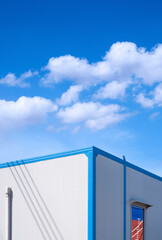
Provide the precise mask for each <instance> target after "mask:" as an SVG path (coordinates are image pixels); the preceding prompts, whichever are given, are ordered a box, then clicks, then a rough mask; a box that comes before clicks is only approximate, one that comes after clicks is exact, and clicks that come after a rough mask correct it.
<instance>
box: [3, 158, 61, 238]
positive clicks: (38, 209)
mask: <svg viewBox="0 0 162 240" xmlns="http://www.w3.org/2000/svg"><path fill="white" fill-rule="evenodd" d="M7 164H8V167H9V169H10V171H11V173H12V175H13V177H14V179H15V181H16V184H17V186H18V188H19V190H20V192H21V193H22V195H23V198H24V200H25V202H26V204H27V206H28V208H29V210H30V212H31V214H32V216H33V218H34V220H35V222H36V224H37V226H38V229H39V231H40V233H41V235H42V237H43V239H44V240H48V239H49V240H54V239H56V240H64V238H63V236H62V234H61V232H60V229H59V227H58V226H57V224H56V221H55V220H54V218H53V216H52V214H51V212H50V210H49V209H48V207H47V205H46V203H45V201H44V199H43V197H42V196H41V194H40V192H39V189H38V187H37V186H36V184H35V182H34V180H33V178H32V176H31V174H30V172H29V170H28V168H27V166H26V165H25V164H24V162H23V161H22V164H23V165H20V162H17V164H18V166H15V165H14V163H13V162H10V163H7ZM20 183H21V184H20Z"/></svg>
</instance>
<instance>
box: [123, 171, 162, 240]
mask: <svg viewBox="0 0 162 240" xmlns="http://www.w3.org/2000/svg"><path fill="white" fill-rule="evenodd" d="M126 172H127V175H126V179H127V194H126V195H127V208H126V209H127V239H131V206H130V200H138V201H141V202H144V203H147V204H150V205H152V207H150V208H148V209H147V210H146V211H145V215H144V237H145V239H146V240H160V239H162V231H161V223H162V182H161V181H159V180H156V179H154V178H152V177H149V176H147V175H145V174H143V173H140V172H138V171H136V170H133V169H131V168H128V167H127V170H126Z"/></svg>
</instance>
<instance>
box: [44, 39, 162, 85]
mask: <svg viewBox="0 0 162 240" xmlns="http://www.w3.org/2000/svg"><path fill="white" fill-rule="evenodd" d="M45 69H46V70H47V71H48V73H46V75H45V76H44V77H43V78H42V82H43V84H44V85H50V84H55V83H58V82H61V81H63V80H68V81H71V82H73V83H75V84H81V85H96V84H99V83H102V82H110V81H112V80H114V81H119V82H125V81H127V82H128V81H129V82H130V83H131V81H133V82H134V83H136V82H137V81H140V82H143V83H144V84H147V85H152V84H153V83H155V82H161V81H162V45H160V44H159V45H157V46H155V47H154V48H153V49H152V50H151V51H146V49H144V48H138V47H137V46H136V44H134V43H131V42H117V43H115V44H113V45H112V46H111V48H110V50H109V51H108V52H107V53H106V55H105V57H104V58H103V59H102V61H99V62H96V63H89V62H88V61H87V59H81V58H76V57H73V56H71V55H65V56H61V57H57V58H51V59H50V60H49V62H48V64H47V66H46V67H45Z"/></svg>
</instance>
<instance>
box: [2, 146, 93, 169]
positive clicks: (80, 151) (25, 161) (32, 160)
mask: <svg viewBox="0 0 162 240" xmlns="http://www.w3.org/2000/svg"><path fill="white" fill-rule="evenodd" d="M92 150H93V147H90V148H83V149H78V150H75V151H68V152H63V153H56V154H51V155H46V156H41V157H35V158H28V159H21V160H17V161H11V162H6V163H1V164H0V169H1V168H8V167H9V165H14V166H18V165H22V164H29V163H35V162H40V161H45V160H50V159H55V158H61V157H68V156H72V155H77V154H85V155H87V154H88V152H89V151H92Z"/></svg>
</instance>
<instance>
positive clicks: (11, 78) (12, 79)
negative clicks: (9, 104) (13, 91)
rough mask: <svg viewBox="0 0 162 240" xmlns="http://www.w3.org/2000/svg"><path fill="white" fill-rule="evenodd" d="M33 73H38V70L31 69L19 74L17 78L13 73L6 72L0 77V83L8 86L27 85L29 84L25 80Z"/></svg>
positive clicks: (33, 74)
mask: <svg viewBox="0 0 162 240" xmlns="http://www.w3.org/2000/svg"><path fill="white" fill-rule="evenodd" d="M35 75H38V72H37V71H34V72H32V71H31V70H29V71H28V72H25V73H23V74H21V75H20V77H19V78H18V77H16V75H15V74H14V73H8V74H7V75H6V76H5V77H4V78H1V79H0V84H2V85H7V86H9V87H21V88H24V87H29V86H30V84H29V83H28V82H26V80H27V79H29V78H31V77H33V76H35Z"/></svg>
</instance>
